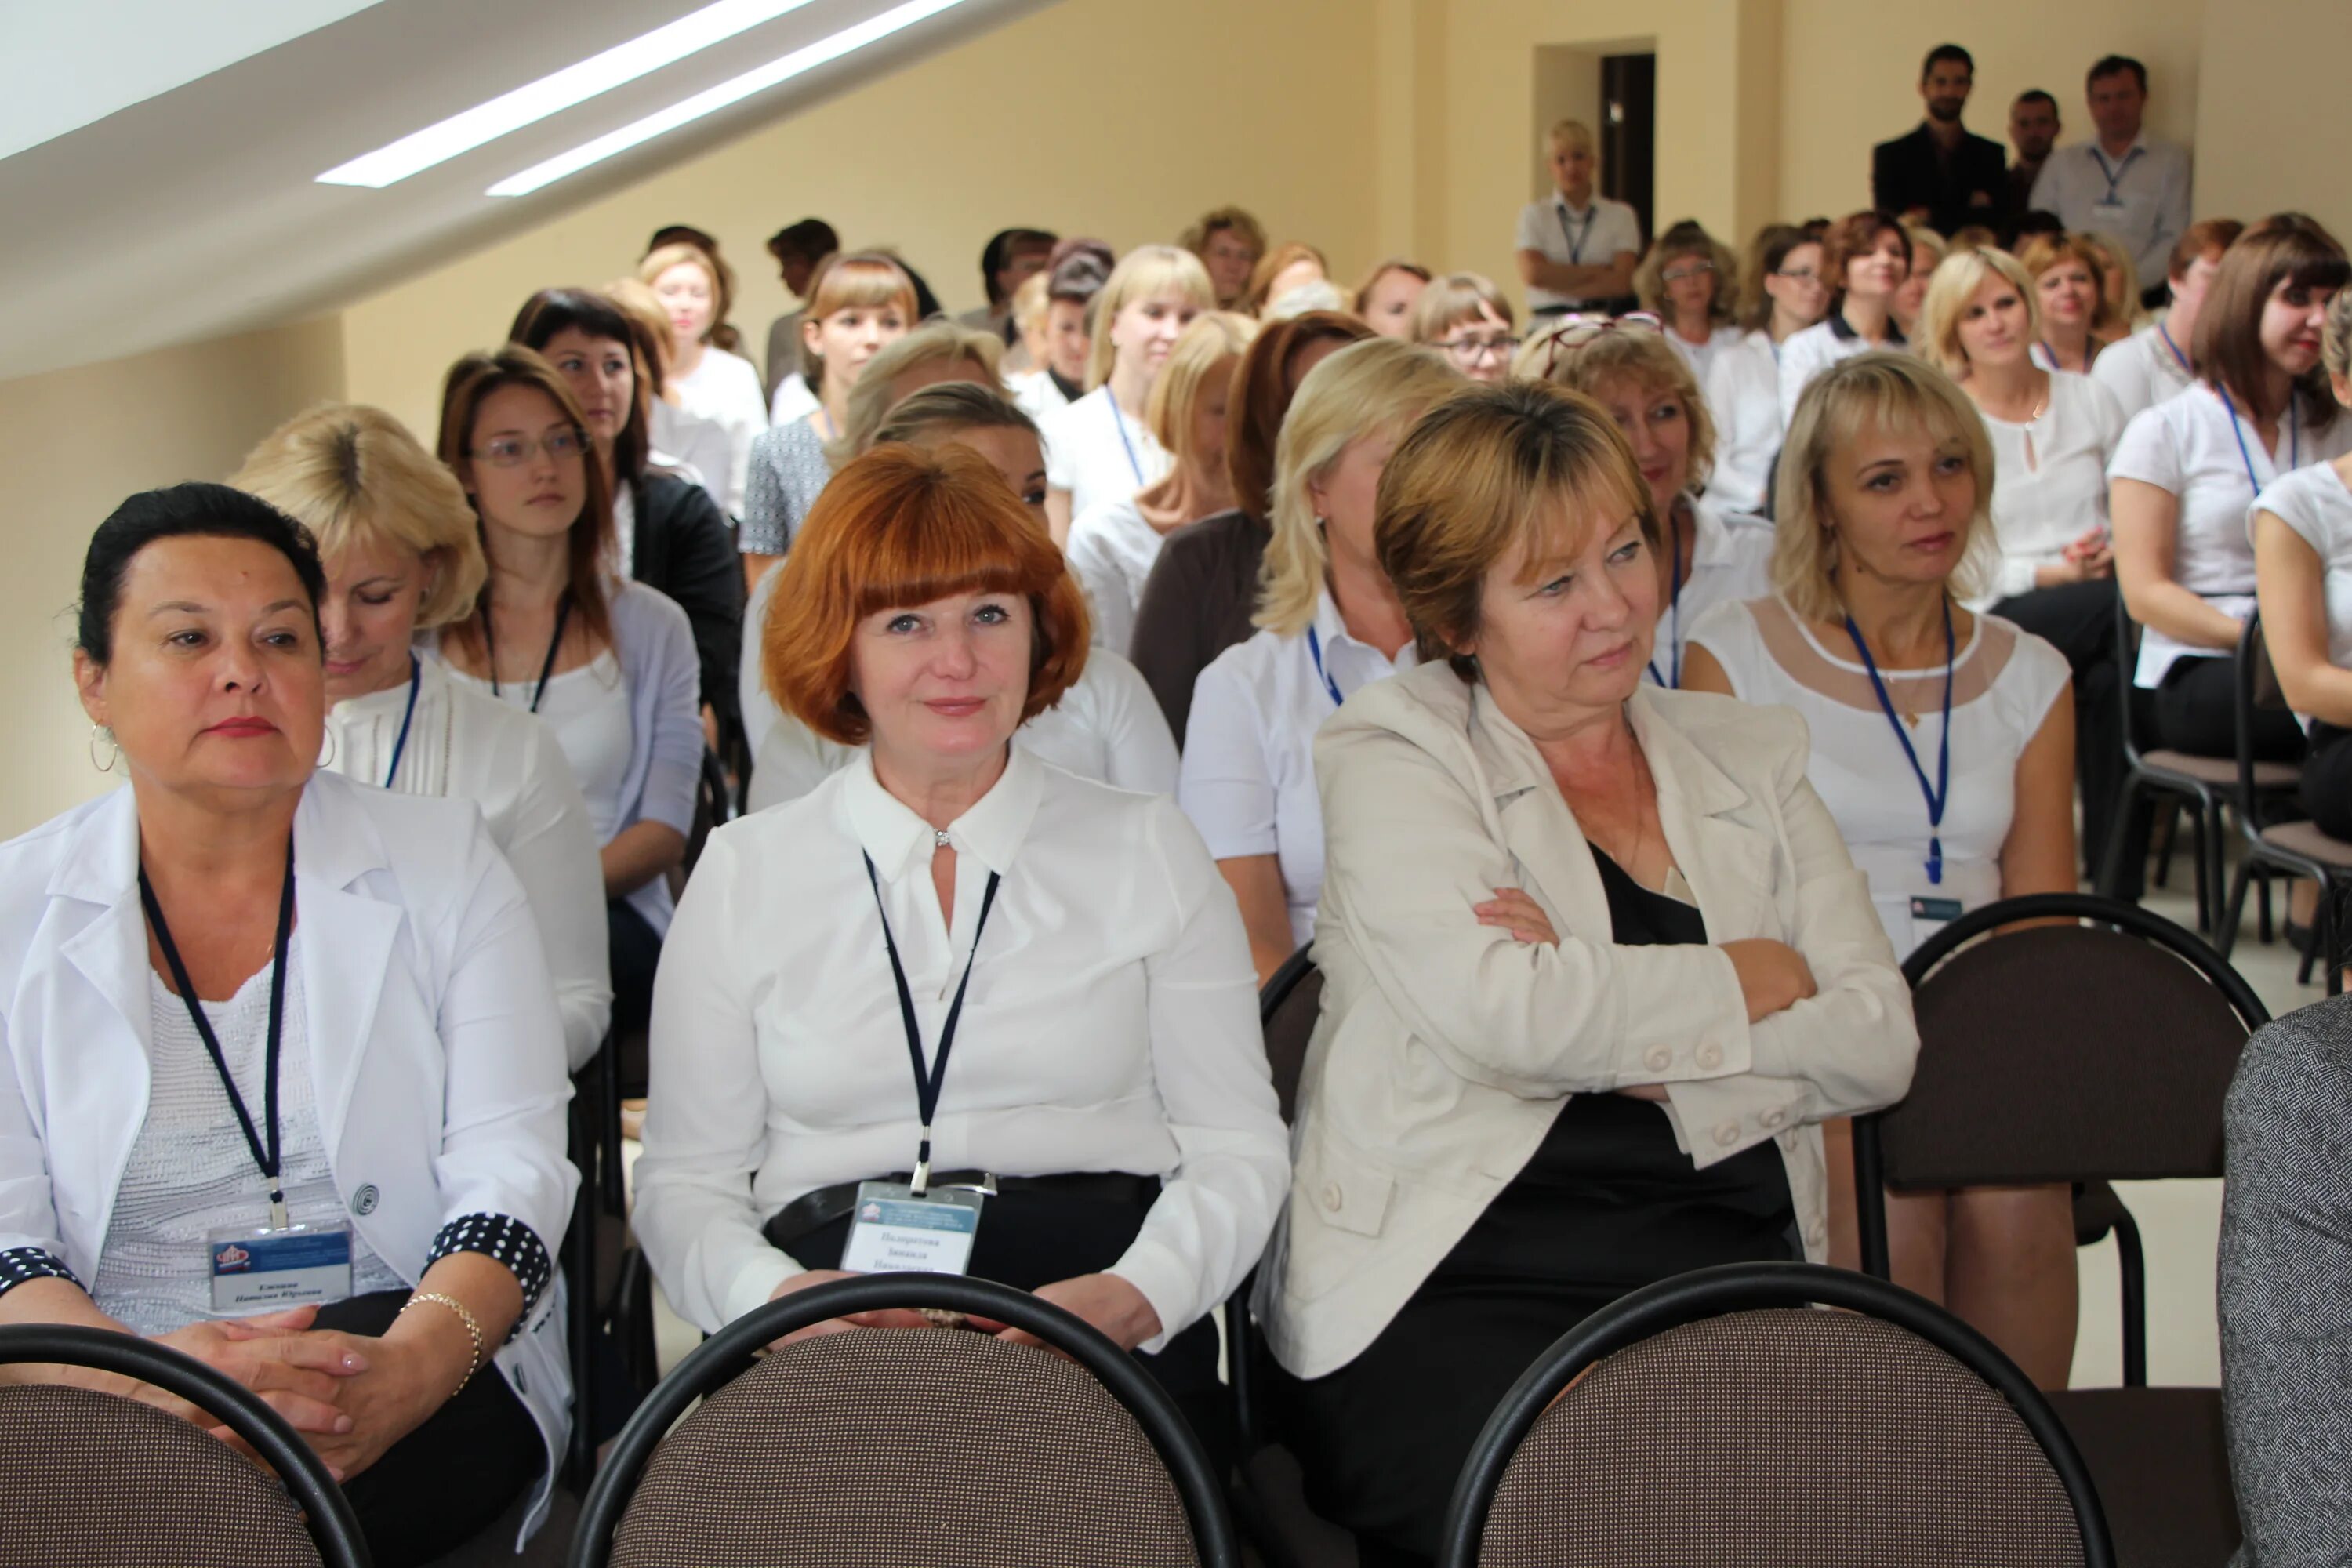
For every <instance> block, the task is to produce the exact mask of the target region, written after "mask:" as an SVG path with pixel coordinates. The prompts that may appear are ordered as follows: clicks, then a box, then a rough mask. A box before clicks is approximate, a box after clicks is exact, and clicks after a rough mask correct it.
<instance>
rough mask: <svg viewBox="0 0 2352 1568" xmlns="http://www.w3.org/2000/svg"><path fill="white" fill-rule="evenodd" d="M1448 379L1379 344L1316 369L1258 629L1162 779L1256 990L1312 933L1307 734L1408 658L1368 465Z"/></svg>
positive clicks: (1391, 343)
mask: <svg viewBox="0 0 2352 1568" xmlns="http://www.w3.org/2000/svg"><path fill="white" fill-rule="evenodd" d="M1461 385H1462V378H1461V377H1460V376H1458V375H1456V374H1454V372H1453V370H1452V369H1451V368H1450V367H1449V366H1448V365H1447V364H1446V363H1445V362H1444V361H1443V360H1441V359H1439V358H1438V357H1437V356H1436V355H1435V354H1433V353H1430V352H1429V351H1428V350H1427V349H1424V348H1419V347H1416V346H1414V345H1413V344H1411V343H1401V342H1397V341H1396V340H1395V339H1393V338H1378V339H1375V340H1373V341H1372V342H1364V343H1353V344H1350V345H1349V347H1347V348H1344V349H1341V350H1340V351H1339V353H1335V354H1333V355H1332V356H1331V357H1330V358H1329V359H1327V360H1325V361H1324V362H1323V363H1321V364H1319V365H1317V366H1316V367H1315V369H1314V370H1313V371H1312V372H1311V373H1310V374H1308V375H1307V379H1306V380H1305V381H1304V382H1302V383H1301V384H1299V388H1298V397H1297V401H1295V402H1293V403H1292V404H1291V405H1290V413H1289V415H1288V416H1286V418H1285V419H1284V420H1283V422H1282V441H1281V445H1280V446H1279V447H1277V448H1276V459H1275V476H1274V539H1273V542H1271V543H1269V544H1268V545H1267V546H1266V548H1265V582H1264V584H1263V586H1262V587H1261V589H1260V591H1259V595H1258V611H1257V625H1258V628H1259V629H1258V632H1257V635H1256V636H1255V637H1251V638H1250V639H1249V640H1248V641H1247V642H1243V643H1236V644H1234V646H1233V647H1229V648H1227V649H1226V650H1225V651H1224V652H1223V653H1221V654H1219V655H1218V656H1217V657H1216V658H1215V659H1213V661H1211V663H1210V665H1209V667H1208V668H1206V669H1203V670H1202V672H1201V679H1200V680H1199V681H1198V682H1197V683H1196V684H1195V686H1194V687H1193V690H1192V723H1191V726H1190V728H1189V730H1188V731H1187V733H1186V737H1185V742H1184V758H1183V763H1182V766H1181V770H1180V771H1179V773H1178V775H1177V784H1176V803H1177V804H1178V805H1181V806H1182V807H1183V808H1184V815H1185V816H1189V817H1191V818H1192V826H1195V827H1197V828H1199V829H1200V830H1201V837H1202V838H1203V839H1204V840H1206V841H1207V843H1208V846H1209V853H1210V854H1212V855H1213V856H1215V857H1216V858H1217V869H1218V870H1219V871H1221V872H1223V874H1224V879H1225V880H1226V882H1227V883H1229V884H1230V885H1231V886H1232V888H1233V889H1234V898H1235V899H1236V900H1239V901H1240V903H1241V910H1242V924H1243V925H1244V927H1246V928H1247V929H1248V931H1249V939H1250V957H1251V958H1252V959H1253V960H1254V961H1255V963H1256V964H1257V977H1258V982H1259V984H1265V982H1266V981H1267V980H1269V979H1271V978H1273V975H1274V972H1275V971H1276V970H1277V969H1279V968H1281V967H1282V964H1283V961H1284V960H1286V959H1287V958H1288V957H1289V956H1290V955H1291V954H1292V953H1293V952H1297V950H1298V949H1299V948H1301V947H1304V946H1305V945H1306V944H1307V939H1308V938H1309V937H1311V936H1313V935H1314V934H1315V903H1316V900H1317V899H1318V898H1319V897H1321V895H1322V891H1323V824H1322V815H1323V814H1322V807H1321V806H1320V805H1319V804H1318V802H1317V799H1316V795H1315V764H1314V762H1313V759H1312V757H1311V755H1310V752H1311V751H1312V749H1313V747H1314V744H1315V732H1316V731H1318V729H1320V728H1321V727H1322V725H1323V721H1325V720H1326V719H1328V718H1329V717H1330V716H1331V711H1332V710H1334V709H1336V708H1338V707H1339V705H1340V704H1341V703H1342V702H1344V701H1346V700H1348V698H1349V697H1350V696H1352V695H1353V694H1354V693H1356V692H1357V691H1360V690H1361V689H1363V688H1365V687H1366V686H1369V685H1370V684H1371V683H1372V682H1374V681H1376V680H1381V679H1386V678H1387V677H1389V676H1391V675H1393V674H1395V673H1396V672H1397V671H1398V670H1400V669H1410V668H1412V663H1413V652H1412V647H1413V644H1412V626H1411V625H1410V624H1409V623H1408V622H1407V621H1406V620H1405V616H1404V609H1403V607H1402V605H1399V604H1398V603H1397V597H1396V591H1395V589H1394V588H1392V587H1391V585H1390V584H1389V580H1388V578H1387V576H1386V575H1385V574H1383V573H1382V572H1381V565H1380V562H1379V560H1378V558H1377V557H1376V556H1375V554H1374V552H1373V544H1372V512H1373V505H1374V500H1375V498H1376V497H1377V495H1378V493H1379V490H1380V484H1381V466H1382V465H1383V464H1385V463H1386V462H1387V461H1388V456H1389V454H1390V453H1391V451H1394V450H1395V449H1396V444H1397V443H1398V442H1399V441H1401V440H1402V439H1403V438H1404V434H1405V432H1406V431H1407V430H1410V429H1411V428H1412V424H1413V421H1414V420H1416V419H1418V418H1420V417H1421V416H1423V414H1425V413H1427V412H1428V411H1429V409H1430V408H1431V406H1432V405H1435V404H1436V403H1438V402H1439V401H1440V400H1442V399H1443V398H1444V397H1446V396H1447V395H1450V394H1452V393H1454V392H1455V391H1458V390H1459V389H1460V388H1461Z"/></svg>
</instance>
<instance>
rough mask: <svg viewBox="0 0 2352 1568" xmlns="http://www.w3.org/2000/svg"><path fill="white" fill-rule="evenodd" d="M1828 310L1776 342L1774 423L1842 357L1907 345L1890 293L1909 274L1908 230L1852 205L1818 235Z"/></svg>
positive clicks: (1790, 414)
mask: <svg viewBox="0 0 2352 1568" xmlns="http://www.w3.org/2000/svg"><path fill="white" fill-rule="evenodd" d="M1821 265H1822V279H1823V280H1824V281H1825V282H1827V283H1828V284H1829V286H1830V290H1831V293H1830V308H1829V314H1828V315H1826V316H1824V317H1823V318H1822V321H1820V323H1819V324H1818V325H1815V326H1811V327H1807V328H1806V329H1805V330H1804V331H1801V332H1799V333H1797V334H1796V335H1794V336H1793V337H1791V338H1790V339H1789V340H1788V341H1787V342H1784V343H1782V344H1781V345H1780V423H1781V425H1782V426H1784V427H1785V426H1787V425H1788V423H1789V422H1790V420H1791V419H1793V418H1794V417H1795V416H1796V412H1797V399H1798V398H1799V397H1800V396H1801V395H1803V393H1804V390H1805V384H1806V383H1807V382H1810V381H1811V380H1812V379H1813V377H1815V376H1817V375H1819V374H1821V373H1822V371H1824V370H1827V369H1828V368H1829V367H1830V366H1832V365H1833V364H1835V363H1837V362H1838V361H1840V360H1842V359H1852V358H1853V356H1854V355H1856V354H1858V353H1869V352H1870V351H1871V350H1872V349H1900V348H1906V347H1907V346H1909V345H1907V344H1906V342H1904V339H1903V333H1902V331H1901V329H1899V328H1897V327H1896V326H1895V293H1896V291H1897V290H1899V289H1901V288H1902V287H1903V280H1904V279H1906V278H1907V277H1909V276H1910V275H1911V237H1910V236H1909V235H1907V234H1906V233H1905V232H1904V229H1903V225H1902V223H1901V222H1900V221H1899V220H1898V219H1896V218H1895V217H1894V216H1892V215H1891V214H1887V213H1882V212H1858V213H1853V214H1850V215H1848V216H1845V217H1842V218H1840V219H1839V220H1838V221H1837V222H1835V223H1833V224H1832V225H1830V227H1829V232H1828V233H1826V234H1824V235H1823V236H1822V263H1821Z"/></svg>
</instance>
